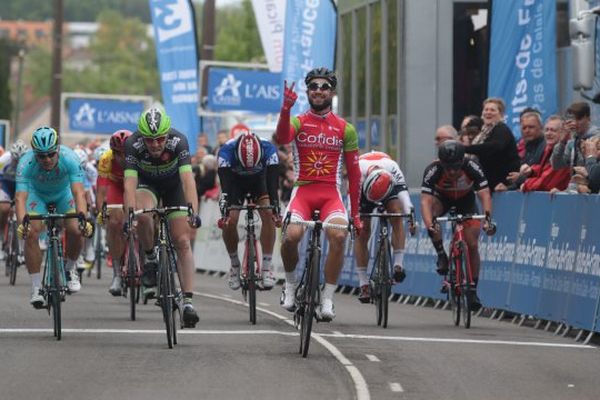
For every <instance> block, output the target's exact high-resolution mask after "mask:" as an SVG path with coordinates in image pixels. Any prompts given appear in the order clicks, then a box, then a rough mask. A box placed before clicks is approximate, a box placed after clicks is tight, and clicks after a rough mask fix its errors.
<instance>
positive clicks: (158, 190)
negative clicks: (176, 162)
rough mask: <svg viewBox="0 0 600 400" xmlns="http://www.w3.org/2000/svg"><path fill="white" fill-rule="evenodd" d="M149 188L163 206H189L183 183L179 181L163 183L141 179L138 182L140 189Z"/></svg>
mask: <svg viewBox="0 0 600 400" xmlns="http://www.w3.org/2000/svg"><path fill="white" fill-rule="evenodd" d="M140 189H143V190H147V191H149V192H150V193H152V194H153V195H154V197H155V198H156V202H157V204H156V205H157V206H158V205H159V204H162V206H163V207H171V206H184V207H187V202H186V201H185V195H184V194H183V185H182V184H181V182H180V181H178V184H177V185H168V186H167V185H161V186H158V185H156V184H149V183H145V182H143V181H141V182H140V183H139V184H138V190H140Z"/></svg>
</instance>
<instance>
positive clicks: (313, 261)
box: [282, 210, 354, 358]
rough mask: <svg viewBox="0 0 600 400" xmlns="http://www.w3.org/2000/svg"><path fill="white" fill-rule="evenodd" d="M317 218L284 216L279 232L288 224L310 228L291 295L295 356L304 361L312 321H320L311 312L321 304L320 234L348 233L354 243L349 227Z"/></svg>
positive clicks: (315, 212) (350, 227) (352, 232)
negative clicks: (325, 231)
mask: <svg viewBox="0 0 600 400" xmlns="http://www.w3.org/2000/svg"><path fill="white" fill-rule="evenodd" d="M319 215H320V212H319V211H318V210H315V211H314V212H313V215H312V221H304V220H299V219H298V220H297V219H291V214H290V213H289V212H288V213H287V215H286V217H285V220H284V223H283V229H282V232H283V234H284V235H285V231H286V229H287V226H288V225H289V224H293V225H300V226H304V227H308V228H311V233H310V237H309V239H308V248H307V257H306V264H305V267H304V271H303V272H302V278H301V279H300V283H299V285H298V287H297V288H296V292H295V294H294V302H295V310H294V325H295V326H296V329H298V328H300V348H299V353H300V354H302V357H304V358H306V357H307V356H308V348H309V346H310V336H311V333H312V321H313V318H314V319H316V321H317V322H319V321H320V319H319V316H318V315H317V313H316V311H315V310H316V308H317V307H318V306H319V305H320V304H321V291H320V290H319V280H320V278H321V232H322V231H323V229H338V230H344V231H350V234H351V238H352V240H354V230H353V229H352V225H351V224H348V225H341V224H332V223H329V222H323V221H321V220H320V219H319Z"/></svg>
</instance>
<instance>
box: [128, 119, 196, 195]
mask: <svg viewBox="0 0 600 400" xmlns="http://www.w3.org/2000/svg"><path fill="white" fill-rule="evenodd" d="M187 171H189V172H192V165H191V162H190V150H189V146H188V142H187V138H186V137H185V136H184V135H183V134H182V133H180V132H178V131H177V130H175V129H173V128H171V129H170V130H169V133H168V134H167V143H166V145H165V150H164V152H163V153H162V154H161V156H160V157H158V158H155V157H152V156H151V155H150V153H149V152H148V150H147V149H146V146H145V145H144V137H143V136H142V135H141V134H140V133H139V132H137V131H136V132H135V133H134V134H133V135H131V136H130V137H129V138H127V141H126V142H125V172H124V176H126V177H127V176H135V177H138V178H139V182H140V184H145V185H152V186H157V187H158V186H161V187H163V188H164V186H168V187H174V186H179V185H180V184H181V180H180V179H179V173H180V172H187Z"/></svg>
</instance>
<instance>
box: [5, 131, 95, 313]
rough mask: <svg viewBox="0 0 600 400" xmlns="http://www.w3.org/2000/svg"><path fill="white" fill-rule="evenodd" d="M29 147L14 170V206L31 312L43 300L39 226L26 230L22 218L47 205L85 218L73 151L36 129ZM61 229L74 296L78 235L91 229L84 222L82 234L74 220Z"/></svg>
mask: <svg viewBox="0 0 600 400" xmlns="http://www.w3.org/2000/svg"><path fill="white" fill-rule="evenodd" d="M31 147H32V149H33V151H29V152H27V153H26V154H25V155H24V156H23V157H21V160H19V164H18V166H17V178H16V181H17V186H16V194H15V206H16V212H17V221H18V223H19V227H18V229H17V232H18V234H19V237H21V238H25V264H26V266H27V270H28V271H29V274H30V277H31V284H32V292H31V301H30V303H31V304H32V305H33V306H34V307H35V308H41V307H43V305H44V298H43V297H42V295H41V294H40V287H41V286H42V282H41V280H42V278H41V276H40V267H41V264H42V252H41V250H40V245H39V242H38V238H39V235H40V232H41V231H42V229H43V225H42V221H31V222H30V224H29V225H28V230H26V227H25V226H24V225H23V218H24V217H25V214H45V213H47V208H48V204H50V203H53V204H55V205H56V212H58V213H67V212H74V211H77V212H78V213H83V214H85V213H86V211H87V204H86V202H85V192H84V189H83V171H82V169H81V166H80V164H79V159H78V158H77V156H76V155H75V153H74V152H73V150H71V149H70V148H68V147H66V146H62V145H60V144H59V138H58V133H57V132H56V130H54V129H53V128H49V127H47V126H43V127H41V128H38V129H37V130H36V131H35V132H34V133H33V136H32V138H31ZM65 228H66V233H67V249H66V265H65V270H66V272H67V281H68V282H67V287H68V289H69V291H71V292H78V291H79V290H80V289H81V283H80V282H79V276H78V275H77V271H76V270H75V262H76V260H77V256H79V253H80V252H81V247H82V245H83V237H82V233H83V235H84V236H86V237H89V236H91V235H92V231H93V228H92V225H91V224H90V223H89V222H87V223H86V224H85V228H84V232H80V230H79V224H78V221H77V220H76V219H70V220H66V221H65Z"/></svg>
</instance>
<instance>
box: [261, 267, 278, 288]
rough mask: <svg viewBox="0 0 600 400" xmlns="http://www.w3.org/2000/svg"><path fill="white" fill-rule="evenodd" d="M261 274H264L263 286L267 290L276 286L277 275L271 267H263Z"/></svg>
mask: <svg viewBox="0 0 600 400" xmlns="http://www.w3.org/2000/svg"><path fill="white" fill-rule="evenodd" d="M261 275H262V287H263V289H265V290H270V289H272V288H273V286H275V282H277V279H275V275H274V274H273V271H272V270H270V269H263V270H262V271H261Z"/></svg>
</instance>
